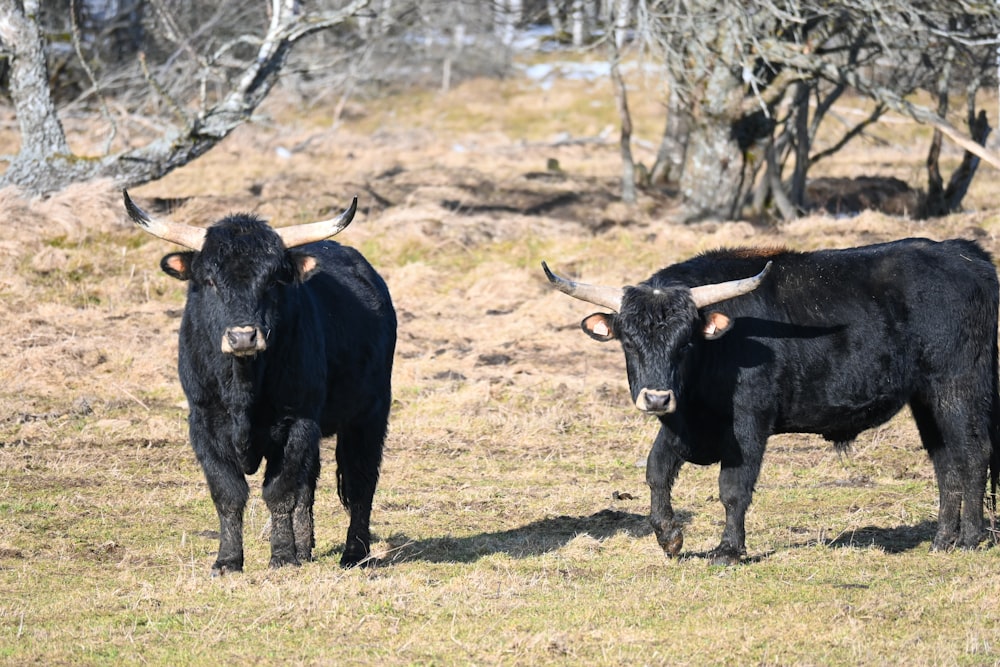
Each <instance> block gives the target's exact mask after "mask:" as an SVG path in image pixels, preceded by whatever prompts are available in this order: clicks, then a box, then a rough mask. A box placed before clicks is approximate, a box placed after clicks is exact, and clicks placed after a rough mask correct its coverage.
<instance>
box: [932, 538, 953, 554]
mask: <svg viewBox="0 0 1000 667" xmlns="http://www.w3.org/2000/svg"><path fill="white" fill-rule="evenodd" d="M957 542H958V540H957V536H955V535H935V536H934V540H933V541H932V542H931V551H952V550H953V549H954V548H955V547H956V546H958V544H957Z"/></svg>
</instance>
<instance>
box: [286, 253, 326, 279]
mask: <svg viewBox="0 0 1000 667" xmlns="http://www.w3.org/2000/svg"><path fill="white" fill-rule="evenodd" d="M292 261H293V262H294V265H295V272H296V277H297V278H298V280H299V282H303V283H304V282H305V281H307V280H309V279H310V278H312V277H313V276H314V275H315V274H316V271H318V270H319V260H318V259H316V257H314V256H313V255H309V254H306V253H292Z"/></svg>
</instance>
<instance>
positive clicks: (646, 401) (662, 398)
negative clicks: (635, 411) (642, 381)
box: [636, 389, 677, 414]
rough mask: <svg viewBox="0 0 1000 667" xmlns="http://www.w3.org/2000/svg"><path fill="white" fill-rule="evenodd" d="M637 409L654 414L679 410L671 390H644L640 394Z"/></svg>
mask: <svg viewBox="0 0 1000 667" xmlns="http://www.w3.org/2000/svg"><path fill="white" fill-rule="evenodd" d="M636 407H638V408H639V409H640V410H643V411H645V412H652V413H653V414H666V413H668V412H673V411H674V410H676V409H677V403H676V401H675V399H674V392H673V390H671V389H667V390H666V391H658V390H654V389H643V390H642V391H640V392H639V398H638V400H637V401H636Z"/></svg>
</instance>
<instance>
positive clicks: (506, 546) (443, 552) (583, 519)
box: [380, 509, 653, 565]
mask: <svg viewBox="0 0 1000 667" xmlns="http://www.w3.org/2000/svg"><path fill="white" fill-rule="evenodd" d="M652 532H653V530H652V528H651V527H650V525H649V518H648V516H647V515H646V514H635V513H632V512H622V511H618V510H611V509H606V510H602V511H600V512H597V513H595V514H591V515H590V516H556V517H548V518H545V519H540V520H538V521H533V522H531V523H529V524H527V525H524V526H520V527H518V528H511V529H510V530H502V531H496V532H490V533H478V534H476V535H468V536H465V537H448V536H444V537H431V538H426V539H421V540H414V539H411V538H409V537H408V536H406V535H404V534H402V533H395V534H393V535H391V536H389V537H388V538H387V539H386V540H385V541H386V542H387V543H388V544H389V551H388V553H387V554H386V555H385V556H383V557H382V558H381V559H380V564H383V565H391V564H395V563H408V562H413V561H424V562H430V563H472V562H475V561H477V560H479V559H480V558H484V557H487V556H492V555H494V554H504V555H507V556H509V557H511V558H530V557H532V556H540V555H542V554H546V553H549V552H552V551H556V550H557V549H559V548H561V547H563V546H565V545H566V544H568V543H569V542H570V541H572V540H573V539H574V538H576V537H578V536H580V535H584V534H586V535H589V536H590V537H592V538H594V539H597V540H604V539H607V538H609V537H613V536H615V535H628V536H629V537H634V538H640V537H646V536H648V535H651V534H652Z"/></svg>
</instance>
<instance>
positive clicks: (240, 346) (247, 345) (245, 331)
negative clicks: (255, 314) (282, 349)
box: [222, 327, 265, 354]
mask: <svg viewBox="0 0 1000 667" xmlns="http://www.w3.org/2000/svg"><path fill="white" fill-rule="evenodd" d="M262 343H263V338H262V337H261V335H260V331H259V329H257V327H231V328H229V329H226V333H225V335H224V336H223V341H222V351H223V352H229V353H233V354H247V353H255V352H259V351H261V350H263V349H264V347H265V345H263V344H262Z"/></svg>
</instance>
